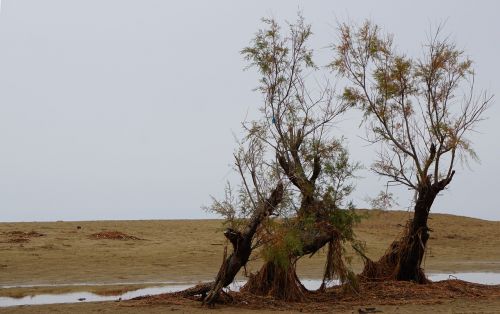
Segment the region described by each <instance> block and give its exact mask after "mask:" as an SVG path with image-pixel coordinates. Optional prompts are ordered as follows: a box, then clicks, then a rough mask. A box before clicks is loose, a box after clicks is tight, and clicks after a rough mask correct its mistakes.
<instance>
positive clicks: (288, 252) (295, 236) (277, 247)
mask: <svg viewBox="0 0 500 314" xmlns="http://www.w3.org/2000/svg"><path fill="white" fill-rule="evenodd" d="M280 229H281V230H280V232H282V233H283V234H280V235H279V236H277V237H276V235H275V238H274V241H273V242H271V243H270V245H266V246H264V248H263V249H262V252H261V254H262V257H263V258H264V260H265V261H266V262H273V263H274V264H275V265H277V266H278V267H280V268H282V269H286V268H288V266H289V265H290V257H291V256H292V254H299V255H300V253H301V252H302V245H303V244H302V241H301V237H300V232H299V230H297V229H294V228H289V227H288V228H283V227H282V228H280Z"/></svg>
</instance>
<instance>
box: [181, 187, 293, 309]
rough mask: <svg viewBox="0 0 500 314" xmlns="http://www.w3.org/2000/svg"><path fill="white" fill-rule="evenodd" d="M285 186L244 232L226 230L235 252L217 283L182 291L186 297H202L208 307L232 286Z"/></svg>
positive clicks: (262, 206)
mask: <svg viewBox="0 0 500 314" xmlns="http://www.w3.org/2000/svg"><path fill="white" fill-rule="evenodd" d="M283 191H284V188H283V184H282V183H281V182H279V183H278V185H277V186H276V188H275V189H274V190H273V192H272V193H271V196H269V198H268V199H267V200H265V201H264V202H263V204H261V206H260V208H259V209H258V210H257V211H256V212H255V214H254V215H253V216H252V217H251V218H250V219H249V221H248V224H247V227H246V228H245V230H244V232H243V233H241V232H238V231H235V230H233V229H229V228H228V229H226V231H225V232H224V236H225V237H226V238H227V239H229V241H230V242H231V244H232V246H233V252H232V253H231V254H230V255H229V257H227V258H225V260H224V262H223V263H222V265H221V267H220V269H219V272H218V274H217V277H216V278H215V281H213V282H211V283H206V284H201V285H198V286H195V287H193V288H189V289H187V290H184V291H181V292H180V294H182V295H185V296H194V295H201V296H202V297H203V302H204V303H205V304H207V305H213V304H214V303H215V301H217V298H218V297H219V295H220V292H221V291H222V288H224V287H227V286H228V285H230V284H231V283H232V282H233V280H234V278H235V277H236V275H237V274H238V272H239V271H240V269H241V268H242V267H243V266H245V265H246V263H247V262H248V259H249V257H250V254H251V253H252V240H253V237H254V235H255V232H256V231H257V228H258V227H259V226H260V224H261V223H262V221H263V220H264V219H265V218H266V217H268V216H269V215H271V214H272V213H273V211H274V209H275V208H276V207H277V206H278V204H279V203H280V202H281V201H282V199H283Z"/></svg>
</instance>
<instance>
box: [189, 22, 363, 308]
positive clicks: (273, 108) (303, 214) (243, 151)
mask: <svg viewBox="0 0 500 314" xmlns="http://www.w3.org/2000/svg"><path fill="white" fill-rule="evenodd" d="M263 23H264V25H265V27H264V28H263V29H261V30H260V31H258V32H257V33H256V35H255V37H254V39H253V40H252V42H251V45H250V46H249V47H247V48H244V49H243V50H242V54H243V56H244V57H245V59H246V60H248V61H249V64H250V65H249V68H253V69H256V70H257V72H258V73H259V75H260V83H259V86H258V88H257V91H258V92H260V93H261V94H262V96H263V100H262V105H260V106H259V108H258V109H259V115H258V117H257V118H256V119H253V120H250V121H245V122H243V123H242V126H243V131H244V137H243V139H242V140H241V142H240V143H239V148H238V149H237V150H236V153H235V154H234V157H235V170H236V172H237V173H238V174H239V175H240V178H241V180H240V184H239V185H237V186H236V187H235V188H232V187H230V186H228V187H227V189H226V194H225V197H224V198H223V199H222V200H215V199H214V202H213V204H212V206H210V207H209V210H211V211H213V212H216V213H218V214H221V215H223V216H224V217H225V222H226V224H227V225H228V229H226V232H225V235H226V237H227V238H228V239H229V240H230V241H231V243H232V245H233V252H232V253H231V254H230V255H229V257H226V258H225V261H224V263H223V265H222V266H221V268H220V270H219V274H218V275H217V278H216V280H215V281H214V282H213V283H209V284H206V285H202V286H198V287H194V288H192V289H188V290H187V291H186V292H185V293H187V294H191V295H194V294H202V295H204V301H205V302H206V303H209V304H213V302H215V301H216V300H217V297H219V295H220V294H221V291H222V290H221V289H222V288H223V287H226V286H227V285H229V284H230V283H231V282H232V281H233V279H234V277H235V275H236V274H237V272H238V271H239V270H240V269H241V268H242V267H244V266H245V265H246V263H247V261H248V259H249V257H250V255H251V254H254V255H256V256H260V257H262V258H263V259H264V266H263V267H262V269H260V271H258V272H257V273H256V274H253V275H250V278H249V281H248V283H247V284H246V285H245V286H244V287H243V290H246V291H248V292H251V293H255V294H259V295H271V296H274V297H277V298H280V299H285V300H300V299H302V298H303V297H304V294H305V293H306V289H305V288H304V287H303V285H302V284H301V283H300V280H299V279H298V277H297V275H296V271H295V269H296V262H297V260H298V259H299V258H300V257H301V256H304V255H307V254H314V253H316V252H317V251H318V250H320V249H321V248H323V247H325V246H327V247H328V255H327V256H328V258H327V261H326V262H325V265H326V266H325V281H327V280H329V279H331V278H332V277H333V276H335V275H336V276H338V277H340V278H341V279H343V280H346V279H347V277H348V274H349V273H348V270H347V266H346V264H345V263H344V262H345V259H344V258H343V246H342V244H343V243H344V242H346V241H354V234H353V231H352V226H353V225H354V223H355V222H356V221H357V216H356V214H355V213H354V211H353V210H351V209H350V207H351V205H350V203H349V202H347V197H348V195H349V194H350V193H351V191H352V190H353V188H354V187H353V185H352V183H351V179H353V177H354V171H355V170H356V169H357V168H358V165H357V164H356V163H354V164H352V163H350V162H349V155H348V152H347V150H346V148H345V147H344V145H343V139H342V138H340V137H339V138H337V137H334V136H333V134H332V132H331V131H332V126H333V123H334V120H335V118H337V117H339V116H340V115H342V114H343V113H344V112H345V110H346V109H347V108H348V105H347V104H346V103H344V102H342V101H339V98H338V97H336V95H335V93H334V89H333V88H332V86H331V85H330V83H329V82H328V81H327V80H326V79H324V80H323V81H322V82H321V83H320V82H319V80H318V79H317V78H316V74H317V73H318V72H319V71H320V69H319V68H318V67H316V66H315V64H314V62H313V51H312V50H311V49H309V48H308V46H307V42H308V40H309V38H310V36H311V34H312V33H311V27H310V26H309V25H307V24H305V22H304V19H303V18H302V17H300V16H299V18H298V20H297V21H296V23H294V24H287V29H286V30H287V31H286V32H285V33H286V34H285V35H283V32H282V29H281V28H280V26H279V25H278V23H277V22H276V21H275V20H272V19H263ZM323 77H324V76H323ZM345 208H347V209H345ZM257 249H258V250H257Z"/></svg>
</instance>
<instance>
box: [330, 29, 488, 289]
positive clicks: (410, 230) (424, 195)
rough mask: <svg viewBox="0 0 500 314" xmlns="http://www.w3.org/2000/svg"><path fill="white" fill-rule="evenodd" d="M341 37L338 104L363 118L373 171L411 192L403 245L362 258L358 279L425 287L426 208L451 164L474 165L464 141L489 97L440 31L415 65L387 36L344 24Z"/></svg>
mask: <svg viewBox="0 0 500 314" xmlns="http://www.w3.org/2000/svg"><path fill="white" fill-rule="evenodd" d="M339 32H340V36H339V37H340V39H339V42H338V44H335V45H333V48H334V51H335V58H334V60H333V62H332V63H331V65H330V66H331V69H333V70H334V71H336V73H338V74H339V75H340V76H342V77H344V78H347V79H348V80H349V82H350V83H349V84H348V87H347V88H345V90H344V93H343V99H344V101H346V102H348V103H351V104H353V105H356V106H358V108H360V109H361V110H362V111H363V112H364V122H365V125H366V127H367V133H368V138H367V139H368V140H369V141H370V142H372V143H377V144H379V145H380V150H379V151H378V153H377V159H376V160H375V162H374V164H373V167H372V169H373V171H374V172H376V173H377V174H379V175H381V176H383V177H387V178H388V179H389V180H391V181H394V182H396V183H398V184H401V185H404V186H406V187H408V188H409V189H411V190H413V191H414V193H415V201H414V214H413V218H412V219H411V220H410V221H409V222H408V224H407V227H406V231H405V233H404V234H403V236H402V238H401V239H399V240H397V241H395V242H394V243H392V244H391V246H390V248H389V249H388V251H387V253H386V254H385V255H384V256H383V257H382V258H381V259H380V260H379V261H378V262H376V263H374V262H372V261H371V260H368V259H367V261H366V262H367V263H366V265H365V270H364V272H363V274H362V275H364V276H365V277H367V278H369V279H396V280H411V281H416V282H420V283H423V282H426V277H425V275H424V273H423V270H422V268H421V263H422V259H423V256H424V254H425V249H426V244H427V241H428V239H429V232H430V230H429V227H428V226H427V219H428V217H429V212H430V209H431V206H432V204H433V202H434V200H435V198H436V196H437V195H438V193H439V192H441V191H443V190H444V189H445V188H446V187H448V186H449V184H450V183H451V181H452V179H453V178H454V176H455V168H456V164H457V160H460V159H461V160H467V159H468V158H472V159H477V156H476V153H475V152H474V150H473V149H472V144H471V142H470V141H469V140H468V138H467V136H468V135H469V134H470V133H471V132H472V131H473V130H474V128H475V127H476V126H477V124H478V123H479V122H480V121H481V120H483V117H484V115H483V114H484V112H485V110H486V109H487V107H488V105H489V104H490V102H491V100H492V97H491V96H489V95H488V94H486V93H485V92H481V93H476V92H475V89H474V71H473V68H472V61H471V60H470V59H469V58H468V57H467V56H466V55H465V54H464V51H462V50H460V49H458V48H457V47H456V45H455V44H454V43H453V42H450V41H449V40H448V39H446V38H445V39H441V35H440V33H441V30H440V29H438V30H437V32H435V33H434V34H433V35H432V36H430V37H429V41H428V42H427V43H426V44H425V45H424V46H423V50H424V53H423V56H422V57H420V58H410V57H407V56H405V55H403V54H398V53H397V52H396V50H395V49H394V47H393V37H392V36H391V35H384V34H382V33H381V31H380V29H379V27H377V25H374V24H372V23H370V22H365V23H364V24H363V25H362V26H360V27H356V26H353V25H347V24H343V25H341V26H340V28H339Z"/></svg>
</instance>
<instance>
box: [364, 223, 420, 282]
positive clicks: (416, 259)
mask: <svg viewBox="0 0 500 314" xmlns="http://www.w3.org/2000/svg"><path fill="white" fill-rule="evenodd" d="M411 229H412V221H411V220H410V221H408V223H407V225H406V227H405V231H404V233H403V234H402V236H401V238H400V239H399V240H396V241H394V242H392V243H391V245H390V246H389V249H388V250H387V251H386V252H385V254H384V255H383V256H382V257H381V258H380V259H379V260H378V261H376V262H374V261H372V260H371V259H369V258H368V257H367V256H366V255H364V254H362V256H363V259H364V263H365V266H364V269H363V272H362V273H361V274H360V275H359V277H360V279H361V280H362V281H386V280H402V281H414V282H417V283H421V284H424V283H428V282H429V280H428V279H427V277H426V276H425V273H424V270H423V269H422V267H421V265H420V261H421V260H422V257H423V254H424V253H425V243H426V242H427V238H428V229H427V230H425V229H423V228H421V229H419V231H418V232H417V233H414V234H413V235H410V233H411V231H410V230H411ZM408 265H412V267H408ZM413 265H414V266H413Z"/></svg>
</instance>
